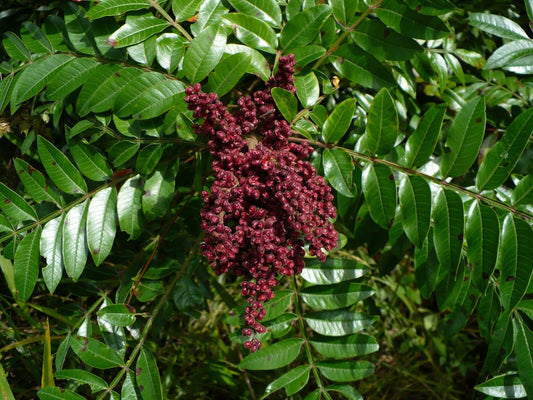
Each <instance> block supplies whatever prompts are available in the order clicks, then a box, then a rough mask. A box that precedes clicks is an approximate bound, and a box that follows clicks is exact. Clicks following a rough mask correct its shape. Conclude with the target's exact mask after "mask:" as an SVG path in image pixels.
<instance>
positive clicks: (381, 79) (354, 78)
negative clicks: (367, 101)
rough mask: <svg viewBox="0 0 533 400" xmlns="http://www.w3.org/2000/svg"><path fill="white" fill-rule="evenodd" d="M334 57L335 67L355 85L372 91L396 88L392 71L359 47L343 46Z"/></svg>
mask: <svg viewBox="0 0 533 400" xmlns="http://www.w3.org/2000/svg"><path fill="white" fill-rule="evenodd" d="M334 56H335V59H334V60H333V63H332V64H333V67H334V68H335V69H336V70H337V71H338V72H339V74H340V75H342V76H344V77H345V78H347V79H349V80H350V81H351V82H353V83H356V84H359V85H361V86H364V87H367V88H371V89H381V88H383V87H394V86H396V80H395V79H394V77H393V76H392V73H391V72H390V69H388V68H386V67H384V66H383V64H381V62H379V61H378V60H377V59H376V58H375V57H373V56H372V55H371V54H369V53H367V52H366V51H364V50H362V49H360V48H359V47H356V46H353V45H342V46H340V47H339V48H338V50H337V51H335V53H334Z"/></svg>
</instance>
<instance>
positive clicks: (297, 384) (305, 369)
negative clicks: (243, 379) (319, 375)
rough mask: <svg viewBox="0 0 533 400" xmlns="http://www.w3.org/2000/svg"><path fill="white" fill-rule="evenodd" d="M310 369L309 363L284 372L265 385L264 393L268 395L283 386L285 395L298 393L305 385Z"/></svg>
mask: <svg viewBox="0 0 533 400" xmlns="http://www.w3.org/2000/svg"><path fill="white" fill-rule="evenodd" d="M310 371H311V367H310V366H309V365H300V366H298V367H296V368H294V369H292V370H290V371H289V372H286V373H285V374H283V375H281V376H280V377H279V378H277V379H276V380H275V381H273V382H272V383H270V384H269V385H268V386H267V387H266V389H265V394H266V395H268V394H270V393H273V392H275V391H276V390H279V389H281V388H285V392H286V393H287V396H292V395H293V394H295V393H298V392H299V391H300V390H302V389H303V388H304V387H305V385H307V382H308V381H309V372H310Z"/></svg>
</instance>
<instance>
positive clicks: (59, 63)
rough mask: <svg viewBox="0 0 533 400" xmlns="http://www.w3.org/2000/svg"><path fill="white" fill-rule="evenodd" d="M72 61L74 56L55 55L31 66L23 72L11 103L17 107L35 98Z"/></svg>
mask: <svg viewBox="0 0 533 400" xmlns="http://www.w3.org/2000/svg"><path fill="white" fill-rule="evenodd" d="M72 60H74V57H72V56H69V55H66V54H55V55H52V56H50V57H45V58H42V59H40V60H38V61H35V62H34V63H33V64H30V65H29V66H28V67H27V68H25V69H24V70H23V71H22V72H21V74H20V77H19V78H18V80H17V82H16V83H15V85H14V87H13V92H12V94H11V103H12V104H13V105H17V104H20V103H22V102H23V101H26V100H28V99H29V98H31V97H33V96H35V95H36V94H37V93H39V92H40V91H41V90H43V89H44V87H45V86H46V85H48V84H49V83H50V81H51V80H52V79H53V78H54V77H55V76H56V75H57V74H58V73H59V71H60V70H61V68H62V67H63V66H65V65H66V64H67V63H69V62H70V61H72Z"/></svg>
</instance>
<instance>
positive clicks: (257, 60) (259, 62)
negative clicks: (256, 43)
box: [224, 44, 270, 81]
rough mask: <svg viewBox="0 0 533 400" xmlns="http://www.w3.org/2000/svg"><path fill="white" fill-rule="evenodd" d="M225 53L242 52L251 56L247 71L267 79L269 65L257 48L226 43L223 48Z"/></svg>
mask: <svg viewBox="0 0 533 400" xmlns="http://www.w3.org/2000/svg"><path fill="white" fill-rule="evenodd" d="M224 53H225V54H237V53H244V54H247V55H249V56H250V57H251V60H252V61H251V63H250V67H249V68H248V71H246V72H248V73H251V74H257V75H259V76H260V77H261V79H263V80H265V81H266V80H268V78H269V77H270V69H269V68H270V66H269V64H268V61H267V60H266V58H265V57H264V56H263V55H262V54H261V53H260V52H258V51H257V50H254V49H252V48H251V47H248V46H243V45H242V44H228V45H226V48H225V49H224Z"/></svg>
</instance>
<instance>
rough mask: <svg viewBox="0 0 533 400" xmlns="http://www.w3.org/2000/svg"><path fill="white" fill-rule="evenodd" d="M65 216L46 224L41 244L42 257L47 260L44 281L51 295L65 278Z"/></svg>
mask: <svg viewBox="0 0 533 400" xmlns="http://www.w3.org/2000/svg"><path fill="white" fill-rule="evenodd" d="M62 229H63V216H60V217H57V218H54V219H52V220H50V221H48V222H47V223H46V225H45V226H44V228H43V232H42V233H41V242H40V244H39V248H40V252H41V255H42V256H43V257H44V258H45V259H46V267H44V268H43V279H44V283H45V284H46V287H47V288H48V290H49V291H50V293H54V290H55V289H56V287H57V285H58V284H59V282H60V281H61V277H62V276H63V252H62V247H63V231H62Z"/></svg>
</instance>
